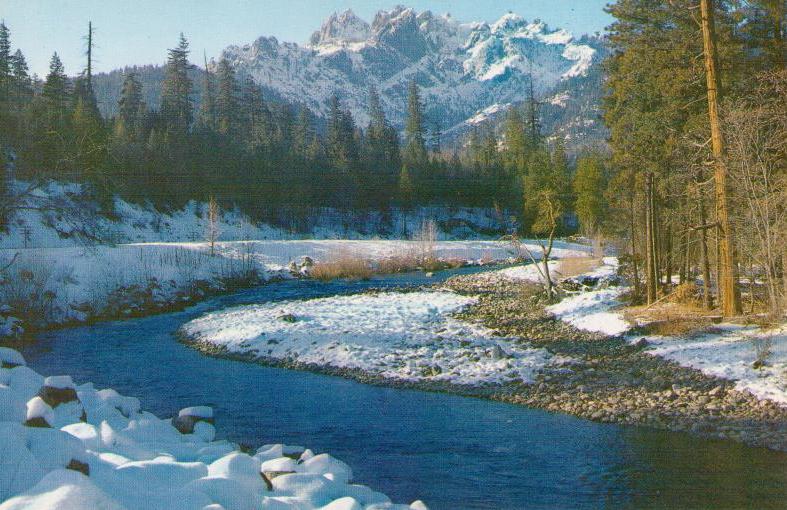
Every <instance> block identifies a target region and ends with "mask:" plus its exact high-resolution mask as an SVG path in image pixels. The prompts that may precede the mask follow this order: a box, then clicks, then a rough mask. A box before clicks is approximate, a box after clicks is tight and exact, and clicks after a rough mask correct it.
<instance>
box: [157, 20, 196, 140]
mask: <svg viewBox="0 0 787 510" xmlns="http://www.w3.org/2000/svg"><path fill="white" fill-rule="evenodd" d="M188 55H189V43H188V41H186V38H185V37H184V36H183V34H182V33H181V34H180V41H179V42H178V45H177V46H176V47H175V48H172V49H170V50H169V56H168V58H167V68H166V75H165V78H164V83H162V85H161V116H162V118H163V120H164V123H165V126H166V127H167V130H169V131H170V132H171V133H172V134H175V135H184V134H186V133H187V132H188V130H189V127H190V126H191V122H192V120H193V111H192V101H191V89H192V83H191V78H189V75H188V70H189V68H190V67H191V64H189V61H188Z"/></svg>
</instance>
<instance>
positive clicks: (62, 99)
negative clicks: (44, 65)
mask: <svg viewBox="0 0 787 510" xmlns="http://www.w3.org/2000/svg"><path fill="white" fill-rule="evenodd" d="M41 95H42V96H43V98H44V99H45V100H46V102H47V107H48V109H49V111H50V112H53V113H57V114H62V113H64V112H65V108H66V103H67V101H68V78H67V77H66V72H65V69H64V68H63V63H62V62H61V61H60V57H59V56H58V55H57V53H54V54H53V55H52V59H51V60H50V61H49V74H47V76H46V80H45V81H44V86H43V89H42V92H41Z"/></svg>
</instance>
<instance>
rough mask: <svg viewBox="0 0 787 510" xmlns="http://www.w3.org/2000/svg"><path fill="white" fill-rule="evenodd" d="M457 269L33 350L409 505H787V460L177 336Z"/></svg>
mask: <svg viewBox="0 0 787 510" xmlns="http://www.w3.org/2000/svg"><path fill="white" fill-rule="evenodd" d="M472 270H473V269H470V270H467V269H465V270H460V271H459V272H466V271H472ZM455 273H456V271H454V272H445V273H439V274H438V275H436V276H435V277H434V278H427V277H425V276H424V275H422V274H413V275H406V276H394V277H382V278H376V279H373V280H370V281H365V282H332V283H317V282H311V281H290V282H282V283H275V284H269V285H266V286H262V287H258V288H255V289H250V290H246V291H243V292H238V293H237V294H233V295H229V296H222V297H219V298H215V299H211V300H209V301H206V302H203V303H201V304H199V305H196V306H194V307H191V308H189V309H187V310H185V311H182V312H175V313H168V314H163V315H158V316H153V317H147V318H142V319H133V320H127V321H116V322H104V323H99V324H94V325H91V326H85V327H78V328H71V329H64V330H59V331H54V332H51V333H48V334H45V335H42V336H41V337H40V339H39V342H37V343H36V344H35V345H33V346H30V347H29V348H27V349H26V351H25V353H24V354H25V355H26V357H27V359H28V362H29V364H30V365H31V366H32V367H33V368H34V369H35V370H37V371H39V372H40V373H42V374H47V375H54V374H71V375H72V376H73V377H74V379H75V381H76V382H77V383H83V382H87V381H92V382H94V383H95V384H96V386H97V387H98V388H103V387H113V388H115V389H117V390H118V391H119V392H121V393H122V394H126V395H133V396H136V397H138V398H139V399H140V400H141V401H142V405H143V408H145V409H146V410H149V411H151V412H153V413H155V414H157V415H159V416H172V415H174V414H175V413H177V411H178V409H180V408H182V407H186V406H189V405H198V404H207V405H212V406H213V407H214V408H215V411H216V415H217V419H216V425H217V430H218V436H219V437H222V438H227V439H230V440H232V441H236V442H241V443H245V444H248V445H254V446H260V445H262V444H265V443H274V442H284V443H287V444H297V445H302V446H306V447H308V448H311V449H313V450H314V451H315V452H316V453H322V452H328V453H330V454H332V455H334V456H335V457H337V458H340V459H342V460H344V461H345V462H347V463H348V464H350V466H351V467H352V468H353V471H354V475H355V477H354V479H355V482H357V483H362V484H364V485H368V486H370V487H372V488H373V489H375V490H378V491H380V492H383V493H385V494H387V495H389V496H390V497H391V498H392V499H393V500H394V501H395V502H401V503H409V502H411V501H413V500H415V499H421V500H423V501H424V502H426V503H427V505H429V507H430V508H432V509H435V510H440V509H481V508H488V509H520V508H522V509H524V508H754V509H765V508H787V454H784V453H778V452H772V451H768V450H764V449H755V448H748V447H744V446H741V445H738V444H735V443H732V442H724V441H707V440H702V439H698V438H695V437H691V436H688V435H684V434H675V433H667V432H660V431H652V430H647V429H642V428H637V427H622V426H617V425H610V424H598V423H593V422H589V421H585V420H581V419H578V418H573V417H570V416H566V415H561V414H553V413H547V412H544V411H541V410H536V409H529V408H526V407H521V406H514V405H508V404H501V403H496V402H490V401H485V400H480V399H473V398H464V397H457V396H452V395H446V394H438V393H428V392H421V391H413V390H402V389H392V388H383V387H376V386H369V385H364V384H361V383H357V382H354V381H350V380H346V379H342V378H338V377H331V376H324V375H319V374H312V373H308V372H301V371H292V370H284V369H278V368H269V367H263V366H259V365H256V364H252V363H244V362H238V361H230V360H224V359H217V358H211V357H207V356H204V355H202V354H201V353H199V352H197V351H195V350H193V349H191V348H189V347H186V346H185V345H183V344H180V343H178V342H177V341H176V339H175V337H174V332H175V331H176V330H177V329H178V328H179V327H180V326H181V325H182V324H183V323H185V322H187V321H189V320H191V319H193V318H194V317H197V316H199V315H201V314H203V313H205V312H207V311H211V310H217V309H221V308H224V307H228V306H235V305H240V304H248V303H260V302H265V301H272V300H284V299H295V298H308V297H318V296H326V295H333V294H339V293H351V292H358V291H360V290H363V289H368V288H372V287H379V288H403V287H408V286H414V285H420V284H424V283H432V282H434V281H435V280H436V279H439V278H443V277H446V276H448V275H449V274H455Z"/></svg>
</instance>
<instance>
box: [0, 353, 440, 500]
mask: <svg viewBox="0 0 787 510" xmlns="http://www.w3.org/2000/svg"><path fill="white" fill-rule="evenodd" d="M0 361H2V366H3V368H0V510H12V509H13V510H21V509H29V510H88V509H91V510H92V509H95V510H99V509H101V510H123V509H125V510H149V509H164V508H165V509H168V510H221V509H225V510H233V509H239V510H247V509H248V510H252V509H277V510H278V509H281V510H284V509H293V510H308V509H318V508H319V509H323V510H326V509H328V510H350V509H353V510H354V509H369V510H385V509H403V510H404V509H408V508H409V509H413V510H423V509H425V508H426V506H425V505H423V503H421V502H414V503H413V504H412V505H410V506H406V505H394V504H392V503H391V501H390V499H389V498H388V497H386V496H385V495H383V494H380V493H377V492H374V491H373V490H371V489H369V488H367V487H364V486H360V485H354V484H352V470H351V469H350V467H349V466H347V465H346V464H345V463H343V462H341V461H340V460H337V459H335V458H333V457H331V456H330V455H328V454H319V455H315V453H314V452H312V451H311V450H304V449H303V448H301V447H297V446H286V445H281V444H270V445H265V446H262V447H260V448H258V449H257V450H256V452H254V453H249V454H246V453H242V452H240V451H239V447H238V445H236V444H233V443H230V442H228V441H224V440H215V438H214V436H215V432H216V430H215V428H214V426H213V424H212V423H213V418H214V417H213V412H212V409H211V408H209V407H201V406H200V407H193V408H187V409H183V410H181V411H180V413H179V415H178V417H176V418H175V419H174V420H169V419H159V418H157V417H156V416H154V415H152V414H150V413H148V412H146V411H143V410H141V409H140V403H139V400H137V399H136V398H133V397H124V396H121V395H119V394H118V393H117V392H116V391H114V390H112V389H104V390H96V389H95V388H94V387H93V385H92V384H89V383H88V384H83V385H80V386H75V385H74V384H73V382H72V381H71V378H70V377H63V376H59V377H48V378H44V377H42V376H41V375H39V374H37V373H36V372H34V371H33V370H31V369H30V368H28V367H26V366H25V362H24V359H23V358H22V357H21V355H20V354H19V353H18V352H16V351H13V350H11V349H7V348H2V347H0ZM216 419H217V420H218V422H219V423H220V422H221V416H218V417H216ZM268 483H269V484H270V486H268Z"/></svg>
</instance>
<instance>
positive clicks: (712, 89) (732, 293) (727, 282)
mask: <svg viewBox="0 0 787 510" xmlns="http://www.w3.org/2000/svg"><path fill="white" fill-rule="evenodd" d="M713 3H714V2H713V0H700V9H701V11H702V42H703V47H704V53H705V75H706V81H707V87H708V116H709V119H710V128H711V141H712V145H713V158H714V168H715V171H714V180H715V184H716V213H717V217H718V235H719V285H720V286H719V296H720V300H721V310H722V314H723V315H724V316H732V315H738V314H740V313H741V302H740V293H739V291H738V278H737V274H736V266H735V247H734V245H733V240H734V236H733V232H732V225H731V223H730V218H729V211H728V204H727V168H726V166H725V164H724V139H723V138H722V132H721V124H720V121H719V83H720V80H719V77H718V75H717V74H716V67H717V64H716V63H717V55H716V34H715V31H714V19H713V18H714V6H713Z"/></svg>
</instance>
